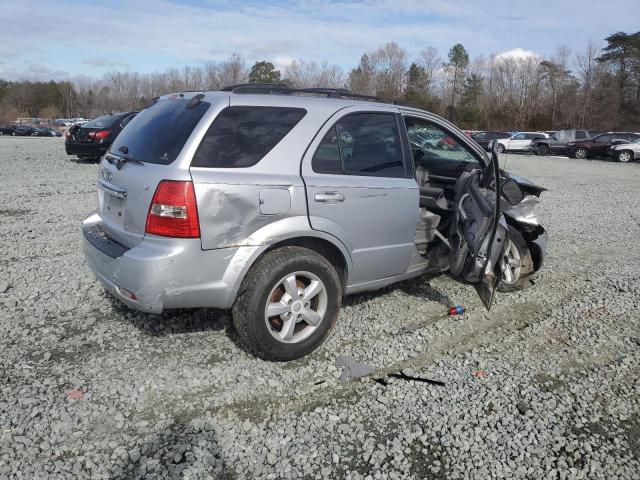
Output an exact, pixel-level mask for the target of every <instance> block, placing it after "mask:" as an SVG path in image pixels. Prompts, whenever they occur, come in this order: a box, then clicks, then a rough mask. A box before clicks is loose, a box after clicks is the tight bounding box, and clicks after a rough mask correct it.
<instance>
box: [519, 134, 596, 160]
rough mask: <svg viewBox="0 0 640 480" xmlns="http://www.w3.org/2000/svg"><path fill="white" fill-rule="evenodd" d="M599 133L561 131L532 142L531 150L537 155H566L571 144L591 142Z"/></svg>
mask: <svg viewBox="0 0 640 480" xmlns="http://www.w3.org/2000/svg"><path fill="white" fill-rule="evenodd" d="M599 133H602V132H599V131H595V130H577V129H571V130H559V131H557V132H556V133H554V134H553V135H551V136H550V137H548V138H536V139H534V140H532V141H531V144H530V145H529V149H530V150H531V152H532V153H534V154H536V155H549V154H553V155H564V154H565V153H566V149H567V145H568V144H569V143H570V142H580V141H582V140H589V139H591V138H593V137H594V136H595V135H598V134H599Z"/></svg>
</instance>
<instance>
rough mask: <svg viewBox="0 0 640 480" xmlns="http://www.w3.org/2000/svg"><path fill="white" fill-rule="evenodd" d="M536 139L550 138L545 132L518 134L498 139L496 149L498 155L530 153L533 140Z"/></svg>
mask: <svg viewBox="0 0 640 480" xmlns="http://www.w3.org/2000/svg"><path fill="white" fill-rule="evenodd" d="M536 138H549V135H547V134H546V133H543V132H518V133H514V134H513V135H511V136H510V137H509V138H500V139H498V140H497V142H498V146H497V147H496V148H497V150H498V153H503V152H520V151H529V145H531V140H534V139H536Z"/></svg>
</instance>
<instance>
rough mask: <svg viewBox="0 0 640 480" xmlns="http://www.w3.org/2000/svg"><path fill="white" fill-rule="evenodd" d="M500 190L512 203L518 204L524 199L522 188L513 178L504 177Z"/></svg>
mask: <svg viewBox="0 0 640 480" xmlns="http://www.w3.org/2000/svg"><path fill="white" fill-rule="evenodd" d="M500 191H501V192H502V196H503V197H504V198H505V199H506V200H507V202H509V203H510V204H511V205H517V204H519V203H520V202H521V201H522V200H523V199H524V192H523V191H522V188H521V187H520V185H519V184H518V182H516V181H515V180H514V179H513V178H506V179H504V180H503V181H502V186H501V187H500Z"/></svg>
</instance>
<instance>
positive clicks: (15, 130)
mask: <svg viewBox="0 0 640 480" xmlns="http://www.w3.org/2000/svg"><path fill="white" fill-rule="evenodd" d="M35 133H36V130H35V128H33V127H30V126H29V125H7V126H6V127H0V135H11V136H13V137H15V136H17V135H20V136H23V137H24V136H31V135H35Z"/></svg>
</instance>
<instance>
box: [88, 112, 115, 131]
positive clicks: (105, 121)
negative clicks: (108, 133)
mask: <svg viewBox="0 0 640 480" xmlns="http://www.w3.org/2000/svg"><path fill="white" fill-rule="evenodd" d="M117 120H118V117H116V116H114V115H105V116H104V117H98V118H96V119H95V120H91V121H90V122H87V123H85V124H83V125H82V128H108V127H111V126H112V125H113V124H114V123H116V121H117Z"/></svg>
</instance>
